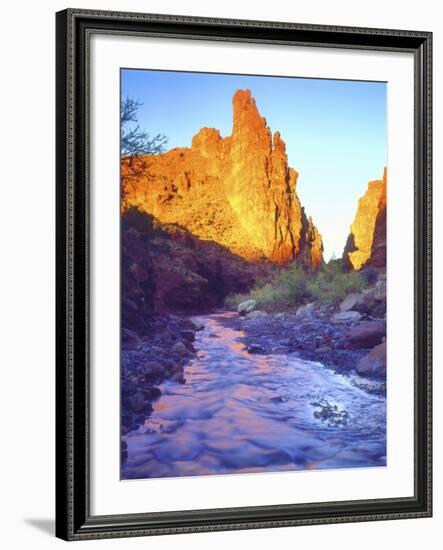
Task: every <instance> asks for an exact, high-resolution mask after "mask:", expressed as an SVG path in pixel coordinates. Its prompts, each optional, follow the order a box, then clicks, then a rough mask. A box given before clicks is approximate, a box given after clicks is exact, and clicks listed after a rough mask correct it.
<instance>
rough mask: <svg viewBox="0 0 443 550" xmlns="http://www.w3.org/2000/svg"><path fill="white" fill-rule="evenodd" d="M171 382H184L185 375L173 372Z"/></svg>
mask: <svg viewBox="0 0 443 550" xmlns="http://www.w3.org/2000/svg"><path fill="white" fill-rule="evenodd" d="M171 380H172V382H178V383H179V384H184V383H185V382H186V380H185V377H184V376H183V373H182V372H175V373H174V374H173V375H172V376H171Z"/></svg>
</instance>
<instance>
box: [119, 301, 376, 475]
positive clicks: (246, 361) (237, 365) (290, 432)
mask: <svg viewBox="0 0 443 550" xmlns="http://www.w3.org/2000/svg"><path fill="white" fill-rule="evenodd" d="M196 321H198V323H201V324H202V325H203V327H204V328H203V329H202V330H201V331H198V332H196V333H195V341H194V342H193V343H192V346H193V348H194V349H195V350H196V353H195V354H191V355H190V356H189V362H188V363H187V364H185V366H184V378H185V379H186V383H180V382H177V381H174V379H173V378H165V379H164V380H163V381H162V382H159V386H158V387H159V389H160V392H161V395H159V396H158V398H157V400H156V401H155V402H154V403H153V410H152V411H150V412H149V413H148V414H147V416H146V420H145V422H144V423H143V424H140V425H139V426H138V427H137V428H135V429H131V430H130V431H129V432H128V433H126V434H125V435H123V437H122V446H123V458H124V460H123V461H122V465H121V477H122V479H140V478H158V477H174V476H192V475H209V474H224V473H242V472H261V471H284V470H286V471H287V470H300V469H301V470H306V469H321V468H349V467H364V466H371V467H374V466H384V465H385V464H386V418H385V407H386V400H385V398H384V397H383V396H382V395H376V394H373V393H368V392H367V391H362V390H361V389H360V388H359V387H356V386H355V385H354V384H352V383H351V378H350V377H349V376H347V375H346V376H343V375H342V374H336V373H334V371H333V370H331V369H330V368H327V367H325V366H323V365H322V364H321V363H319V362H317V361H315V362H314V361H307V360H304V359H301V358H299V357H298V355H297V353H296V352H289V353H281V352H272V351H271V352H270V353H264V352H261V353H251V352H250V351H251V350H249V351H248V349H247V348H246V347H245V344H246V340H247V339H248V338H249V337H250V336H247V331H248V330H249V329H248V325H249V326H250V325H251V324H252V321H243V322H242V321H239V316H238V314H236V313H234V312H219V313H213V314H210V315H205V316H201V317H198V318H197V319H196ZM268 321H270V319H268ZM194 322H195V321H194ZM276 322H279V318H277V320H276ZM169 323H170V320H169V321H168V325H169ZM174 323H178V325H179V327H180V328H181V327H182V326H184V325H182V323H185V321H184V320H180V322H178V321H174ZM239 323H240V324H242V326H243V329H242V328H240V326H239ZM244 329H246V330H244ZM185 330H187V329H185ZM179 334H180V333H179ZM158 338H159V339H160V333H159V336H158ZM177 341H180V339H178V340H177ZM179 347H180V346H179ZM188 347H189V346H188ZM137 351H141V350H137ZM158 353H160V352H159V351H158ZM141 359H142V358H141V357H140V360H141ZM166 370H169V369H166ZM155 382H157V380H156V381H155ZM132 395H134V394H132Z"/></svg>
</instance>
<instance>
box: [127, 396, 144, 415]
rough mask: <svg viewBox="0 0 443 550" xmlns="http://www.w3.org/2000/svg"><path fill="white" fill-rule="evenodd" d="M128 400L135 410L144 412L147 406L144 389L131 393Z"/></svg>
mask: <svg viewBox="0 0 443 550" xmlns="http://www.w3.org/2000/svg"><path fill="white" fill-rule="evenodd" d="M128 401H129V403H130V405H131V408H132V410H133V411H135V412H142V411H143V410H144V408H145V396H144V394H143V392H142V391H137V392H135V393H133V394H132V395H130V396H129V397H128Z"/></svg>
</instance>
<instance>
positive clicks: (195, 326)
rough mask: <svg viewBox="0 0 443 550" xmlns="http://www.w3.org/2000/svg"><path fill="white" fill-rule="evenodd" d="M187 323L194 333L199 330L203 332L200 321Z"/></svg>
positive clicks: (194, 320) (202, 325)
mask: <svg viewBox="0 0 443 550" xmlns="http://www.w3.org/2000/svg"><path fill="white" fill-rule="evenodd" d="M189 322H190V323H191V325H192V328H193V329H194V330H195V332H199V331H200V330H203V329H204V328H205V325H204V324H203V323H200V321H197V320H196V319H189Z"/></svg>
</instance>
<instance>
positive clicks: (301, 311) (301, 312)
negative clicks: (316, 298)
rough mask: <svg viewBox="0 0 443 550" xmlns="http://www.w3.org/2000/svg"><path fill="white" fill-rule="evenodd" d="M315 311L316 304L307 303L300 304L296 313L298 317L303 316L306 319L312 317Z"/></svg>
mask: <svg viewBox="0 0 443 550" xmlns="http://www.w3.org/2000/svg"><path fill="white" fill-rule="evenodd" d="M313 311H314V304H313V303H312V304H306V305H304V306H300V307H299V308H298V309H297V313H296V314H295V316H296V317H303V318H304V319H312V315H313Z"/></svg>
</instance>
